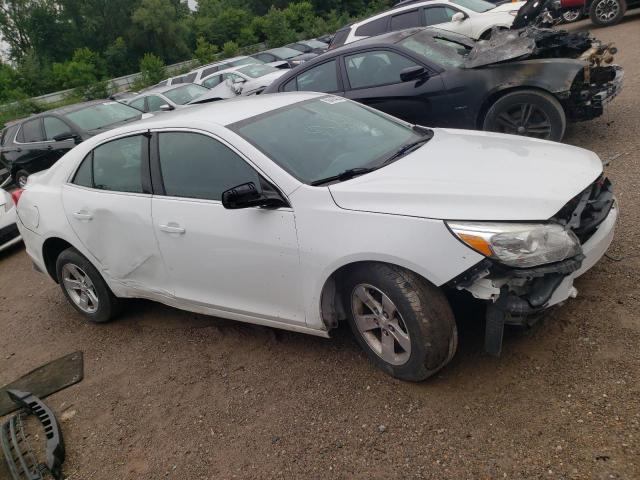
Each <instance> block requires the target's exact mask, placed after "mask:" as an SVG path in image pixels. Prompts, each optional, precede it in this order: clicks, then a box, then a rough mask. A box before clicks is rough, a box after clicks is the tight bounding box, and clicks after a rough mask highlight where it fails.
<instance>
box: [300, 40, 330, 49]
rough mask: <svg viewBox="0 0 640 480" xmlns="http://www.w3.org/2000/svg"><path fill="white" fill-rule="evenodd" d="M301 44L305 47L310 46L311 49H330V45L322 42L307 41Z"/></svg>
mask: <svg viewBox="0 0 640 480" xmlns="http://www.w3.org/2000/svg"><path fill="white" fill-rule="evenodd" d="M300 43H302V44H304V45H308V46H310V47H311V48H327V47H328V45H327V44H326V43H322V42H320V41H318V40H305V41H303V42H300Z"/></svg>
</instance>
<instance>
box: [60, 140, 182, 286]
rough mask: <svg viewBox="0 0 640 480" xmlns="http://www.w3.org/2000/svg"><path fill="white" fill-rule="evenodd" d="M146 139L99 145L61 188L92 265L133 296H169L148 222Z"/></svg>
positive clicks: (149, 196)
mask: <svg viewBox="0 0 640 480" xmlns="http://www.w3.org/2000/svg"><path fill="white" fill-rule="evenodd" d="M148 152H149V137H148V135H145V134H144V133H138V134H135V135H129V136H124V137H120V138H117V139H115V140H110V141H108V142H105V143H102V144H100V145H99V146H97V147H96V148H95V149H93V150H92V151H91V152H89V154H88V155H87V156H86V157H85V158H84V160H83V161H82V163H81V164H80V166H79V167H78V169H77V170H76V172H75V174H74V175H73V176H72V178H71V180H70V181H69V182H68V183H66V184H65V185H64V186H63V188H62V201H63V205H64V210H65V214H66V216H67V219H68V221H69V224H70V225H71V228H72V229H73V231H74V233H75V234H76V236H77V237H78V239H79V241H80V242H81V243H82V245H83V246H84V248H85V249H86V250H87V251H88V252H89V253H90V254H91V256H92V257H93V261H94V263H96V265H97V266H98V267H99V268H100V269H101V270H102V272H103V273H104V274H105V275H106V276H107V277H109V278H111V279H112V280H113V281H115V282H117V283H119V284H121V285H122V286H124V287H127V288H129V289H131V290H132V291H133V292H134V293H135V295H137V296H143V297H149V298H156V296H157V295H160V296H168V295H171V294H172V293H173V292H171V291H170V286H169V285H170V284H169V280H168V275H167V271H166V268H165V265H164V262H163V260H162V257H161V255H160V251H159V249H158V244H157V242H156V239H155V235H154V232H153V226H152V223H151V187H150V180H149V153H148Z"/></svg>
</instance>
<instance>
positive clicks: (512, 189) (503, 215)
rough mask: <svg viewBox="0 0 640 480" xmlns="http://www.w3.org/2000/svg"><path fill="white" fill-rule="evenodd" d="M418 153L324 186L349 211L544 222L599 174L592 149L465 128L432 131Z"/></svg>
mask: <svg viewBox="0 0 640 480" xmlns="http://www.w3.org/2000/svg"><path fill="white" fill-rule="evenodd" d="M434 132H435V134H434V137H433V138H432V139H431V140H430V141H429V142H428V143H427V144H425V145H424V146H422V147H421V148H420V149H418V150H416V151H415V152H412V153H411V154H409V155H407V156H405V157H402V158H401V159H399V160H398V161H396V162H394V163H392V164H390V165H388V166H386V167H383V168H381V169H379V170H376V171H374V172H371V173H368V174H366V175H362V176H359V177H356V178H353V179H351V180H347V181H344V182H341V183H336V184H333V185H331V186H330V187H329V189H330V191H331V194H332V196H333V198H334V200H335V202H336V204H337V205H338V206H339V207H341V208H344V209H348V210H360V211H367V212H377V213H386V214H394V215H408V216H415V217H424V218H437V219H443V220H497V221H500V220H548V219H549V218H551V217H552V216H553V215H555V214H556V213H558V211H559V210H560V209H561V208H562V207H563V206H564V205H565V204H566V203H567V202H568V201H569V200H571V199H572V198H573V197H574V196H576V195H577V194H579V193H580V192H581V191H583V190H584V189H585V188H587V187H588V186H589V184H590V183H592V182H593V181H595V180H596V178H597V177H598V176H599V175H600V174H601V173H602V162H601V161H600V158H599V157H598V156H597V155H596V154H595V153H593V152H590V151H588V150H584V149H581V148H577V147H571V146H567V145H563V144H560V143H554V142H547V141H543V140H534V139H530V138H525V137H518V136H512V135H501V134H494V133H487V132H476V131H471V130H450V129H435V130H434Z"/></svg>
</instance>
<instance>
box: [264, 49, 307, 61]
mask: <svg viewBox="0 0 640 480" xmlns="http://www.w3.org/2000/svg"><path fill="white" fill-rule="evenodd" d="M268 53H271V54H273V55H275V56H276V57H278V58H282V59H283V60H287V59H289V58H293V57H297V56H298V55H300V52H299V51H298V50H294V49H293V48H289V47H280V48H274V49H273V50H269V52H268Z"/></svg>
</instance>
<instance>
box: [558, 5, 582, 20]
mask: <svg viewBox="0 0 640 480" xmlns="http://www.w3.org/2000/svg"><path fill="white" fill-rule="evenodd" d="M578 18H580V9H579V8H574V9H572V10H567V11H566V12H564V13H563V14H562V19H563V20H564V21H565V22H566V23H572V22H575V21H576V20H578Z"/></svg>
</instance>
